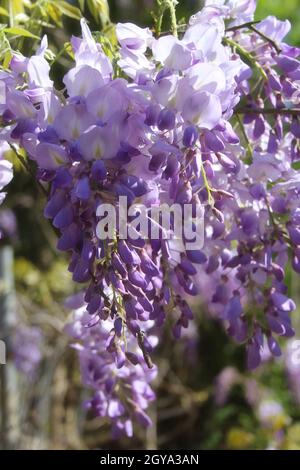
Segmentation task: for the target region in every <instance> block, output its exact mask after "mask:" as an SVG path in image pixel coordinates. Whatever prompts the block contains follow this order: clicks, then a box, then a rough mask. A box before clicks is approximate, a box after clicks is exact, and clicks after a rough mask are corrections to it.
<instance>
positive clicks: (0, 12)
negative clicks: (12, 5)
mask: <svg viewBox="0 0 300 470" xmlns="http://www.w3.org/2000/svg"><path fill="white" fill-rule="evenodd" d="M0 15H2V16H9V14H8V11H7V10H5V8H3V7H0Z"/></svg>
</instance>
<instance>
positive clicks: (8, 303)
mask: <svg viewBox="0 0 300 470" xmlns="http://www.w3.org/2000/svg"><path fill="white" fill-rule="evenodd" d="M16 321H17V318H16V299H15V289H14V273H13V249H12V247H11V246H9V245H4V246H0V339H1V340H2V341H4V343H5V349H6V358H5V359H6V363H5V364H3V365H0V448H2V449H15V448H17V447H18V443H19V439H20V421H19V420H20V418H19V417H20V412H19V409H20V406H21V404H20V401H19V386H18V373H17V370H16V368H15V367H14V364H13V358H12V354H11V333H12V330H13V328H14V327H15V325H16Z"/></svg>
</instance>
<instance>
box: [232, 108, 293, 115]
mask: <svg viewBox="0 0 300 470" xmlns="http://www.w3.org/2000/svg"><path fill="white" fill-rule="evenodd" d="M235 114H271V115H276V116H277V115H285V116H300V108H292V109H290V108H250V107H247V106H245V107H244V108H237V109H236V111H235Z"/></svg>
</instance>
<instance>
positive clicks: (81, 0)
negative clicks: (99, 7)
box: [78, 0, 85, 11]
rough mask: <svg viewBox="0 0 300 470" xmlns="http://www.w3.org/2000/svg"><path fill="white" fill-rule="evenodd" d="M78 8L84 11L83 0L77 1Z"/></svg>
mask: <svg viewBox="0 0 300 470" xmlns="http://www.w3.org/2000/svg"><path fill="white" fill-rule="evenodd" d="M78 3H79V7H80V10H81V11H84V4H85V0H78Z"/></svg>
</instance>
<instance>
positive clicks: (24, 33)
mask: <svg viewBox="0 0 300 470" xmlns="http://www.w3.org/2000/svg"><path fill="white" fill-rule="evenodd" d="M4 32H5V33H7V34H13V35H14V36H23V37H24V38H33V39H40V38H39V37H38V36H36V35H35V34H32V33H31V32H30V31H27V30H26V29H23V28H5V29H4Z"/></svg>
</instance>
